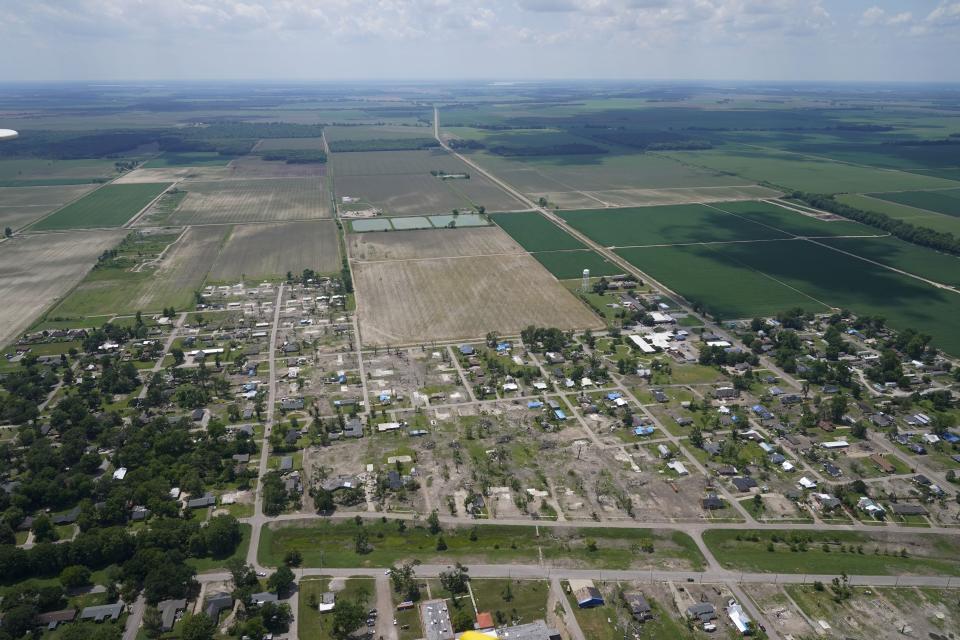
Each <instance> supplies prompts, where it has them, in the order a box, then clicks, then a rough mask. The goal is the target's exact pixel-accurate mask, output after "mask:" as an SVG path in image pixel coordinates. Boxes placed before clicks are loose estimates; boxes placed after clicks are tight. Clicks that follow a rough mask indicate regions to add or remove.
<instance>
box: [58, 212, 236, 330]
mask: <svg viewBox="0 0 960 640" xmlns="http://www.w3.org/2000/svg"><path fill="white" fill-rule="evenodd" d="M227 231H228V228H227V227H222V226H216V227H213V226H211V227H191V228H189V229H187V231H186V232H185V233H184V234H183V235H182V236H181V237H180V238H179V239H178V240H177V241H176V242H174V243H173V244H172V245H171V246H170V247H169V248H168V249H167V252H166V254H165V255H164V257H163V259H162V260H161V261H160V263H159V264H155V265H152V266H148V267H146V268H144V269H143V270H141V271H128V270H123V269H95V270H94V271H91V272H90V274H89V276H87V278H86V279H84V281H83V282H81V283H80V285H79V286H78V287H77V288H76V289H74V291H73V292H72V293H71V294H70V295H69V296H68V297H67V298H66V299H65V300H64V301H63V302H62V303H60V305H58V306H57V307H56V309H54V311H53V314H54V315H57V316H63V317H76V316H98V315H111V314H114V313H133V312H135V311H144V312H155V311H160V310H161V309H163V308H164V307H170V306H172V307H174V308H176V309H187V308H191V307H192V306H193V303H194V297H193V293H194V291H196V290H198V289H200V287H201V285H202V284H203V281H204V279H205V278H206V276H207V272H208V271H209V270H210V267H211V265H212V264H213V262H214V260H215V259H216V257H217V254H218V252H219V250H220V246H221V244H222V243H223V240H224V238H225V236H226V234H227Z"/></svg>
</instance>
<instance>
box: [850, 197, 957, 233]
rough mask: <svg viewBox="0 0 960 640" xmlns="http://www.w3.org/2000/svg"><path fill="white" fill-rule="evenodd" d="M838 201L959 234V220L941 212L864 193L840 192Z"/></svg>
mask: <svg viewBox="0 0 960 640" xmlns="http://www.w3.org/2000/svg"><path fill="white" fill-rule="evenodd" d="M836 199H837V200H838V201H839V202H842V203H844V204H848V205H850V206H851V207H856V208H858V209H863V210H864V211H875V212H877V213H882V214H885V215H888V216H890V217H891V218H895V219H897V220H904V221H906V222H909V223H910V224H916V225H920V226H924V227H928V228H930V229H933V230H934V231H943V232H945V233H952V234H954V235H958V236H960V220H958V219H957V218H955V217H953V216H948V215H944V214H942V213H934V212H933V211H928V210H927V209H918V208H916V207H910V206H907V205H903V204H897V203H896V202H889V201H887V200H881V199H880V198H875V197H873V196H869V195H865V194H846V193H845V194H840V195H838V196H837V197H836Z"/></svg>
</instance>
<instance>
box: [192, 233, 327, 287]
mask: <svg viewBox="0 0 960 640" xmlns="http://www.w3.org/2000/svg"><path fill="white" fill-rule="evenodd" d="M304 269H313V270H314V271H316V272H318V273H332V272H335V271H338V270H339V269H340V248H339V242H338V239H337V228H336V225H334V223H333V221H332V220H317V221H315V222H288V223H283V224H250V225H242V226H236V227H234V229H233V232H232V233H231V234H230V237H229V238H228V239H227V243H226V244H225V245H224V247H223V250H222V251H221V252H220V255H219V256H218V257H217V260H216V261H215V262H214V263H213V267H212V268H211V269H210V280H214V281H237V280H239V279H241V278H244V279H247V280H257V279H263V278H277V277H281V276H284V275H285V274H286V273H287V272H288V271H292V272H293V273H301V272H302V271H303V270H304Z"/></svg>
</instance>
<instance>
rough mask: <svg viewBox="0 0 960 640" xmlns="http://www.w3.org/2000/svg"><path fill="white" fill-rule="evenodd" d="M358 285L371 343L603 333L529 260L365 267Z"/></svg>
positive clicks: (358, 269) (360, 266)
mask: <svg viewBox="0 0 960 640" xmlns="http://www.w3.org/2000/svg"><path fill="white" fill-rule="evenodd" d="M354 279H355V281H356V289H357V300H358V302H357V307H358V315H359V318H360V330H361V333H362V334H363V338H364V342H365V343H372V344H381V345H390V344H393V345H395V344H405V343H416V342H424V341H431V340H453V339H458V338H472V337H473V338H475V337H478V336H482V335H484V334H486V333H487V332H488V331H496V332H498V333H500V334H501V335H515V334H518V333H519V332H520V330H521V329H523V328H524V327H527V326H529V325H531V324H534V325H538V326H547V327H558V328H560V329H585V328H600V327H601V326H602V325H601V323H600V322H598V320H597V318H596V316H594V315H593V313H592V312H590V310H589V309H587V308H586V307H585V306H583V305H582V304H580V302H579V301H577V299H576V298H574V297H573V296H572V295H571V294H570V293H569V292H568V291H567V290H566V289H564V288H563V287H562V286H561V285H560V283H558V282H557V281H556V280H555V279H554V278H553V276H551V275H550V274H549V273H547V271H546V270H545V269H544V268H543V267H541V266H540V264H539V263H538V262H537V261H536V260H534V259H533V258H532V257H530V256H529V255H526V254H522V255H504V256H474V257H465V258H435V259H430V260H405V261H392V262H360V263H356V264H355V265H354Z"/></svg>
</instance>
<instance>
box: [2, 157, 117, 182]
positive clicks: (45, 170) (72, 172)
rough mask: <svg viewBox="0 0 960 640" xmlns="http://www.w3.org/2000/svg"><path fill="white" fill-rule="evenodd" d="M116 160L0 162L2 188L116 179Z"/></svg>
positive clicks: (17, 159)
mask: <svg viewBox="0 0 960 640" xmlns="http://www.w3.org/2000/svg"><path fill="white" fill-rule="evenodd" d="M113 163H114V161H113V160H45V159H41V158H2V159H0V186H4V187H30V186H49V185H57V184H78V183H89V182H93V181H94V180H96V179H103V178H109V177H112V176H114V175H116V172H117V170H116V168H115V167H114V165H113Z"/></svg>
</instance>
